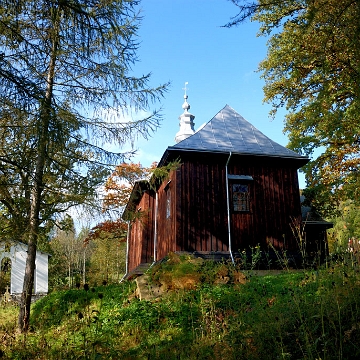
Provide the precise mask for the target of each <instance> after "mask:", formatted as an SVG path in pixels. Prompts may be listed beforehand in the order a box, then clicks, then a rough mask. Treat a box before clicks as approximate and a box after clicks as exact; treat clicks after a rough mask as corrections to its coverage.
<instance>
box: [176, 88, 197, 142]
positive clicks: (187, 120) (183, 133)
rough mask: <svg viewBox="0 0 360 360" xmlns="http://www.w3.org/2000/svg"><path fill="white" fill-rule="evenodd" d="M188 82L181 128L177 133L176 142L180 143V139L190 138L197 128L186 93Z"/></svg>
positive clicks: (181, 116) (180, 117)
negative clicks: (195, 127)
mask: <svg viewBox="0 0 360 360" xmlns="http://www.w3.org/2000/svg"><path fill="white" fill-rule="evenodd" d="M187 84H188V83H187V82H186V83H185V88H184V90H185V95H184V100H185V101H184V103H183V105H182V108H183V109H184V112H183V114H182V115H180V116H179V120H180V124H179V126H180V130H179V131H178V132H177V133H176V136H175V141H176V143H179V142H180V141H182V140H184V139H186V138H188V137H189V136H191V135H193V134H195V130H194V125H195V123H194V119H195V116H194V115H192V114H190V113H189V111H188V110H189V109H190V104H189V103H188V102H187V98H188V96H187V95H186V90H187V89H186V85H187Z"/></svg>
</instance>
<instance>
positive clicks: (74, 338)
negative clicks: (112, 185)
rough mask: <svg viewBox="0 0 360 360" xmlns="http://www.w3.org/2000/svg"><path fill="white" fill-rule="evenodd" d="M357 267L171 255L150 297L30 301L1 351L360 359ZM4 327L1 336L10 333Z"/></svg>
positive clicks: (90, 294) (155, 273)
mask: <svg viewBox="0 0 360 360" xmlns="http://www.w3.org/2000/svg"><path fill="white" fill-rule="evenodd" d="M250 264H251V262H250ZM353 265H354V264H352V263H351V262H346V261H345V262H344V261H341V262H338V263H336V262H334V263H332V265H331V266H328V269H318V270H304V271H301V272H299V271H297V272H292V271H285V272H283V273H282V274H280V275H267V276H252V275H251V272H249V273H247V278H245V277H244V276H243V277H240V276H239V274H241V271H242V270H241V269H239V268H237V267H236V266H235V267H234V266H233V265H232V264H228V263H225V262H224V263H213V262H210V261H198V260H195V259H192V258H190V257H174V256H173V257H172V258H171V257H170V258H169V261H167V262H165V263H163V264H161V265H158V266H155V267H154V268H153V269H152V272H151V273H150V274H149V275H150V276H151V279H152V282H153V283H154V284H155V283H158V284H161V285H162V286H163V287H167V289H168V292H167V293H165V294H164V295H163V296H162V297H160V298H158V299H155V300H153V301H139V300H138V299H137V298H135V297H134V296H133V293H134V290H135V285H134V283H133V282H125V283H123V284H120V285H118V286H115V285H112V286H103V287H98V288H93V289H91V288H90V289H89V288H87V289H79V290H71V291H64V292H57V293H53V294H50V295H48V296H47V297H46V298H44V299H42V300H40V301H39V302H37V303H36V304H34V306H33V309H32V310H33V312H32V314H33V315H32V319H31V326H32V331H31V332H30V333H29V334H27V337H26V338H24V336H23V335H20V334H19V335H13V338H12V339H11V341H7V342H6V343H2V342H1V341H0V349H1V351H2V353H1V354H2V358H4V359H167V360H171V359H229V360H230V359H250V360H251V359H265V360H266V359H322V360H325V359H356V358H360V282H359V281H360V277H359V272H358V267H357V266H353ZM355 265H356V264H355ZM187 276H188V277H189V278H191V279H192V281H188V282H187V281H186V277H187ZM179 279H181V281H179ZM194 279H196V281H197V282H196V286H194V282H193V280H194ZM219 279H221V281H219ZM181 282H182V283H188V284H191V285H189V288H184V286H182V287H181V286H177V284H179V283H181ZM10 323H11V321H10V322H7V323H5V325H4V326H5V328H6V327H7V326H10V325H9V324H10ZM1 324H2V323H1ZM2 326H3V325H2ZM4 326H3V327H2V328H1V331H0V336H1V337H3V336H4V334H5V332H6V331H8V332H10V333H11V331H12V330H10V329H8V330H6V329H4ZM4 331H5V332H4Z"/></svg>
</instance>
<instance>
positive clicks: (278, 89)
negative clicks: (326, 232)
mask: <svg viewBox="0 0 360 360" xmlns="http://www.w3.org/2000/svg"><path fill="white" fill-rule="evenodd" d="M232 2H233V3H234V4H235V5H236V6H237V7H238V10H239V12H238V14H237V15H236V16H235V17H234V18H233V19H232V20H231V22H230V23H229V24H227V26H234V25H237V24H240V23H241V22H243V21H244V20H246V19H248V18H251V19H252V20H256V21H259V22H260V34H261V35H266V36H269V41H268V53H267V57H266V59H264V60H263V61H262V62H261V63H260V65H259V71H260V72H261V73H262V77H263V78H264V80H265V86H264V93H265V98H264V100H265V101H266V102H269V103H272V106H273V108H272V114H273V115H274V114H275V113H276V111H277V110H278V109H279V108H280V107H285V108H286V109H287V111H288V112H287V115H286V118H285V130H284V131H285V133H287V134H288V135H289V139H290V143H289V147H290V148H292V149H294V150H296V151H298V152H300V153H302V154H304V155H307V156H309V157H312V160H311V161H310V162H309V163H308V165H307V166H306V167H305V168H304V171H305V174H306V177H307V186H308V192H309V195H310V196H311V197H312V199H313V201H314V204H315V205H317V207H318V208H320V209H321V210H322V212H323V214H326V213H331V212H332V210H334V209H335V208H337V205H338V204H339V202H340V201H342V200H345V199H346V198H352V199H354V200H355V201H356V202H357V203H359V201H360V197H359V195H360V193H359V187H358V180H359V170H360V157H359V154H360V136H359V134H360V121H359V114H360V1H358V0H281V1H280V0H271V1H269V0H259V1H252V2H251V1H246V0H232ZM305 193H306V192H305Z"/></svg>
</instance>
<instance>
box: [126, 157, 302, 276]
mask: <svg viewBox="0 0 360 360" xmlns="http://www.w3.org/2000/svg"><path fill="white" fill-rule="evenodd" d="M178 157H180V159H181V166H180V167H179V169H178V170H176V171H173V172H172V173H171V174H170V176H169V178H168V179H167V180H165V181H164V182H163V183H162V184H161V186H160V187H159V188H158V189H157V196H158V210H157V215H155V208H156V196H155V192H152V191H150V190H148V191H146V192H144V193H143V195H142V197H141V199H140V200H139V204H138V208H141V209H140V210H139V211H140V212H141V214H142V216H141V217H140V218H139V219H137V220H136V221H135V222H134V223H133V224H132V227H131V232H130V237H129V240H130V241H129V257H128V259H129V271H131V270H132V269H134V268H135V267H136V266H138V265H139V264H140V263H146V262H152V261H153V258H154V231H155V216H157V236H156V239H157V240H156V241H157V245H156V248H157V254H156V260H160V259H161V258H163V257H165V256H166V255H167V254H168V253H169V252H170V251H189V252H193V251H200V252H224V251H225V252H226V251H229V234H228V217H227V194H226V162H227V160H228V158H229V154H220V153H192V152H181V153H178V154H174V158H178ZM170 160H171V159H170ZM228 173H229V174H231V175H247V176H251V177H252V180H250V181H248V182H247V184H248V186H249V187H248V189H249V196H250V206H249V211H247V212H239V211H238V212H235V211H233V208H232V201H231V200H232V187H231V184H232V182H234V181H235V182H236V181H240V180H229V195H230V198H229V200H230V227H231V241H232V250H233V251H234V252H237V251H239V250H240V251H241V250H247V249H249V247H254V246H256V245H257V244H259V245H260V246H261V247H262V248H267V247H268V246H269V244H272V246H274V247H275V248H276V249H286V250H290V251H296V250H297V241H296V239H295V238H294V236H293V231H292V230H291V226H290V224H291V222H292V219H296V220H298V221H299V219H300V218H301V211H300V196H299V185H298V177H297V166H296V164H294V163H293V160H286V159H281V158H279V159H275V158H266V157H261V156H259V157H256V156H252V157H250V156H240V155H232V156H231V159H230V162H229V164H228ZM241 181H242V180H241Z"/></svg>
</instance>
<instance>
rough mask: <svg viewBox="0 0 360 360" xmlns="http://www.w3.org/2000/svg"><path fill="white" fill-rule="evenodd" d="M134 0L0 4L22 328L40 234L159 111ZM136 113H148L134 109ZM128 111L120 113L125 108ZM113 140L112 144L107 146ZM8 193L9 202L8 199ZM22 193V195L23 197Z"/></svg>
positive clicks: (0, 173)
mask: <svg viewBox="0 0 360 360" xmlns="http://www.w3.org/2000/svg"><path fill="white" fill-rule="evenodd" d="M138 5H139V1H136V0H124V1H116V0H103V1H94V0H43V1H31V0H17V1H7V0H5V1H3V2H2V3H1V5H0V127H1V129H2V130H3V131H4V133H3V135H2V136H1V138H0V181H1V184H0V185H1V186H0V202H1V210H2V211H3V212H4V213H6V214H7V215H8V219H9V221H10V220H14V219H15V215H16V216H18V217H19V218H21V219H22V223H23V227H22V229H23V232H24V236H23V238H24V239H26V240H27V242H28V249H29V250H28V259H27V264H26V271H25V278H24V291H23V294H22V300H21V306H20V315H19V325H20V328H21V330H27V327H28V320H29V311H30V300H31V292H32V285H33V280H34V278H33V270H34V266H35V253H36V246H37V240H38V237H39V234H40V232H41V229H42V228H43V227H44V224H46V222H47V221H50V220H53V219H54V217H55V216H56V215H57V214H59V212H64V211H66V210H67V209H68V208H69V207H71V206H73V205H77V204H79V203H84V202H87V201H89V199H91V197H93V196H95V194H96V191H95V190H96V187H97V186H98V185H99V184H101V183H102V181H103V179H104V178H105V177H106V176H107V175H108V174H109V171H110V169H111V167H112V166H113V164H115V163H119V162H121V161H123V159H124V158H125V157H126V156H127V155H129V154H126V153H124V152H121V148H122V146H123V145H124V143H125V142H126V141H128V140H132V141H133V140H134V139H135V138H136V136H139V135H141V136H145V137H146V136H147V135H148V134H149V132H151V131H153V130H154V129H155V128H156V127H157V126H158V125H159V122H160V120H161V116H160V115H159V113H158V112H157V111H154V112H153V113H149V112H148V111H149V107H150V105H151V104H152V103H153V102H155V101H157V100H159V99H160V98H161V97H162V96H163V94H164V91H166V85H167V84H164V85H159V86H158V87H155V88H153V87H151V86H149V80H150V74H145V75H140V76H134V75H133V74H132V68H133V66H134V64H135V62H136V61H137V55H136V50H137V48H138V43H137V38H136V36H137V30H138V26H139V23H140V20H141V19H140V17H139V14H138ZM139 112H142V113H147V114H149V115H147V116H145V118H141V117H139V118H136V116H138V115H135V117H134V115H133V114H139ZM126 116H127V117H126ZM125 119H129V120H125ZM107 144H111V145H112V146H113V147H116V148H117V149H118V150H119V151H116V152H111V151H108V150H106V149H105V145H107ZM13 200H14V201H13ZM22 201H23V202H24V204H22V203H21V202H22Z"/></svg>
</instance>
